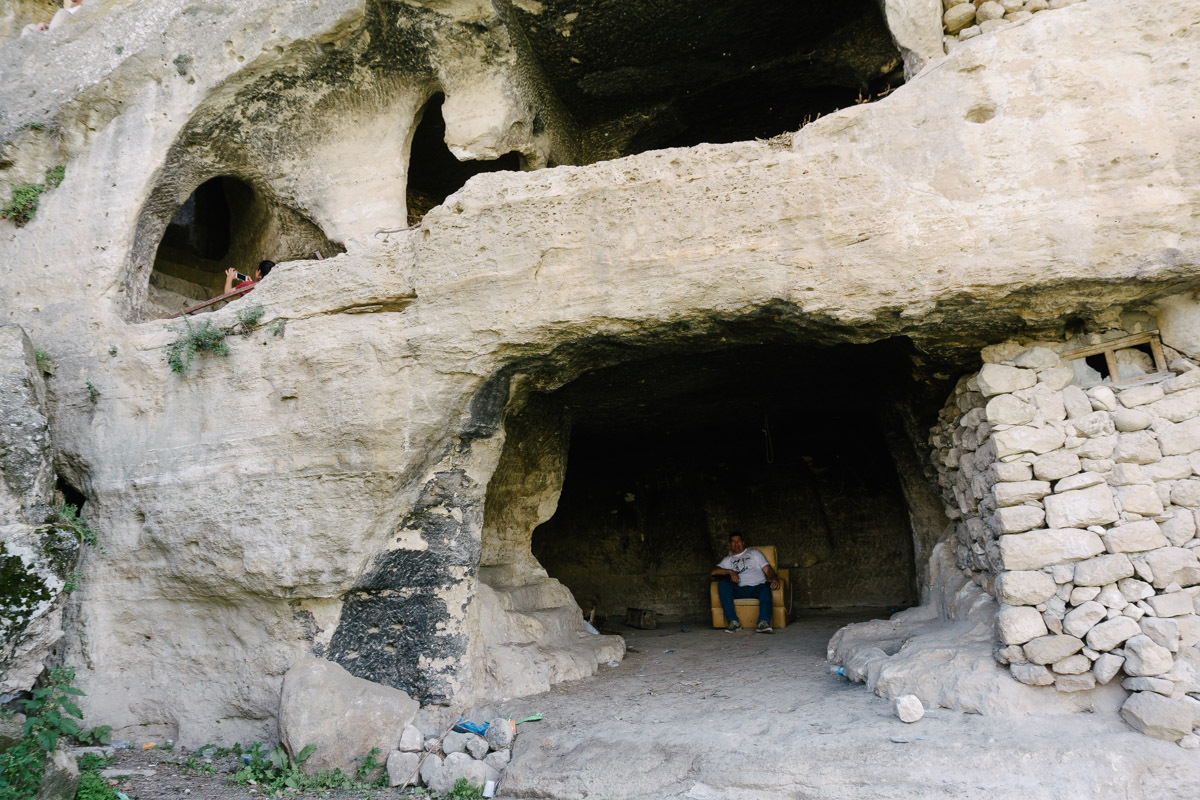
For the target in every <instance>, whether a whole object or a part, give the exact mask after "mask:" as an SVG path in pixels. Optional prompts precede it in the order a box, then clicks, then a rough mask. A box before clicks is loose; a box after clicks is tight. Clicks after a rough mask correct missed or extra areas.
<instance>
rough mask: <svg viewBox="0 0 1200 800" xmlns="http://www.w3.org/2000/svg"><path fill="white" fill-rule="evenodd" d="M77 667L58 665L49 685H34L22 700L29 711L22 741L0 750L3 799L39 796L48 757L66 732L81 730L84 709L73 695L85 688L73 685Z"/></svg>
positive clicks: (70, 733) (18, 799) (77, 695)
mask: <svg viewBox="0 0 1200 800" xmlns="http://www.w3.org/2000/svg"><path fill="white" fill-rule="evenodd" d="M74 680H75V671H74V670H73V669H70V668H69V667H58V668H56V669H53V670H51V671H50V677H49V680H48V681H47V683H46V685H45V686H42V687H41V688H38V689H34V690H33V692H32V696H31V697H30V698H28V699H25V700H18V701H17V702H18V703H19V704H20V705H21V707H22V709H23V710H24V712H25V724H24V725H23V726H22V734H23V735H22V738H21V741H19V742H17V744H15V745H13V746H12V747H10V748H9V749H7V750H5V751H3V752H0V800H26V799H27V798H30V797H36V796H37V794H38V789H39V788H40V787H41V785H42V773H43V771H44V770H45V768H46V758H47V757H48V756H49V754H50V753H52V752H53V751H54V748H55V747H57V746H58V740H59V738H60V737H63V736H74V735H76V734H78V733H79V723H78V722H76V720H79V719H83V712H82V711H80V710H79V707H78V706H77V705H75V703H74V702H73V701H72V699H71V698H73V697H79V696H82V695H83V692H82V691H80V690H79V689H76V688H75V687H74V686H72V685H71V682H72V681H74Z"/></svg>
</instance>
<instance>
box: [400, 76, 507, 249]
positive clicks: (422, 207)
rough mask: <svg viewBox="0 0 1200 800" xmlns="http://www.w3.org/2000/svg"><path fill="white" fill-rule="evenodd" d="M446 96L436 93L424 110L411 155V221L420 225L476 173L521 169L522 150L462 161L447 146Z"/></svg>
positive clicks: (408, 189)
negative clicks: (489, 157) (483, 158)
mask: <svg viewBox="0 0 1200 800" xmlns="http://www.w3.org/2000/svg"><path fill="white" fill-rule="evenodd" d="M445 102H446V96H445V95H444V94H441V93H440V92H439V93H438V94H435V95H434V96H433V97H431V98H430V99H429V102H427V103H426V104H425V107H424V108H423V109H422V110H421V113H420V115H419V116H418V119H419V120H420V122H419V123H418V124H417V128H416V130H415V131H414V132H413V138H412V146H411V147H410V149H409V158H408V185H407V187H406V191H405V195H406V201H407V204H408V224H409V225H416V224H418V223H419V222H420V221H421V219H422V218H423V217H424V216H425V214H426V213H428V212H429V210H430V209H432V208H434V207H435V206H439V205H441V204H442V202H443V201H445V199H446V198H447V197H449V196H450V195H452V194H454V193H455V192H457V191H458V190H459V189H461V188H462V187H463V185H464V184H465V183H466V182H467V181H468V180H469V179H470V178H471V177H472V176H474V175H478V174H480V173H483V172H500V171H503V170H509V171H517V170H520V169H521V166H522V164H521V156H520V154H519V153H516V152H510V153H505V154H504V155H502V156H500V157H499V158H496V159H492V160H489V161H459V160H458V159H457V158H455V156H454V154H453V153H451V152H450V148H449V147H447V146H446V120H445V117H443V116H442V106H443V105H444V104H445Z"/></svg>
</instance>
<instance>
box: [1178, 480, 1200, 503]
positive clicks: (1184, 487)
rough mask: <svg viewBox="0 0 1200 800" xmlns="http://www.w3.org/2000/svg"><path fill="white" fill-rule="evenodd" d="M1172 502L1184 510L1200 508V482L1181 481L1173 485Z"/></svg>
mask: <svg viewBox="0 0 1200 800" xmlns="http://www.w3.org/2000/svg"><path fill="white" fill-rule="evenodd" d="M1171 502H1172V503H1174V504H1175V505H1177V506H1183V507H1184V508H1200V481H1197V480H1188V481H1179V482H1178V483H1176V484H1175V485H1173V486H1172V487H1171Z"/></svg>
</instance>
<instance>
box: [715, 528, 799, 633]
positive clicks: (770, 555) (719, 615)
mask: <svg viewBox="0 0 1200 800" xmlns="http://www.w3.org/2000/svg"><path fill="white" fill-rule="evenodd" d="M747 549H750V548H749V547H747ZM754 549H755V550H758V551H759V552H761V553H762V554H763V555H764V556H766V559H767V561H768V562H769V563H770V565H771V566H772V567H773V568H774V569H775V572H776V573H778V575H779V588H778V589H776V590H774V591H773V592H771V627H772V628H783V627H786V626H787V618H788V614H789V613H790V612H791V610H792V584H791V581H789V580H788V571H787V570H786V569H779V568H778V567H777V566H776V564H777V563H778V562H776V560H775V546H774V545H770V544H768V545H756V546H755V547H754ZM708 591H709V597H710V599H711V601H712V620H713V627H714V628H724V627H725V626H726V625H727V624H728V623H729V621H728V620H727V619H725V612H724V611H723V610H722V609H721V599H720V598H719V597H718V596H717V582H716V581H715V580H714V581H713V582H712V585H711V586H710V587H709V590H708ZM733 607H734V609H735V610H736V611H737V616H738V622H740V623H742V627H743V628H748V629H753V628H754V626H755V624H757V622H758V601H757V600H755V599H754V598H747V599H745V600H734V601H733Z"/></svg>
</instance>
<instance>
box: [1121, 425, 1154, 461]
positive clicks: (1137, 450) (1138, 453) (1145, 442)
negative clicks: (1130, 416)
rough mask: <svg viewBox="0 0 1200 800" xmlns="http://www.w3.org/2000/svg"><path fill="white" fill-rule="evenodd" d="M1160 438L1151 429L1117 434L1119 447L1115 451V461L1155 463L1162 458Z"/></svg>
mask: <svg viewBox="0 0 1200 800" xmlns="http://www.w3.org/2000/svg"><path fill="white" fill-rule="evenodd" d="M1163 455H1164V453H1163V452H1162V451H1160V449H1159V442H1158V439H1157V438H1156V437H1155V435H1154V434H1153V433H1152V432H1151V431H1137V432H1135V433H1121V434H1118V435H1117V447H1116V449H1115V450H1114V451H1113V456H1112V457H1113V460H1114V461H1118V462H1121V461H1127V462H1130V463H1133V464H1153V463H1154V462H1155V461H1159V460H1161V459H1162V457H1163Z"/></svg>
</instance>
